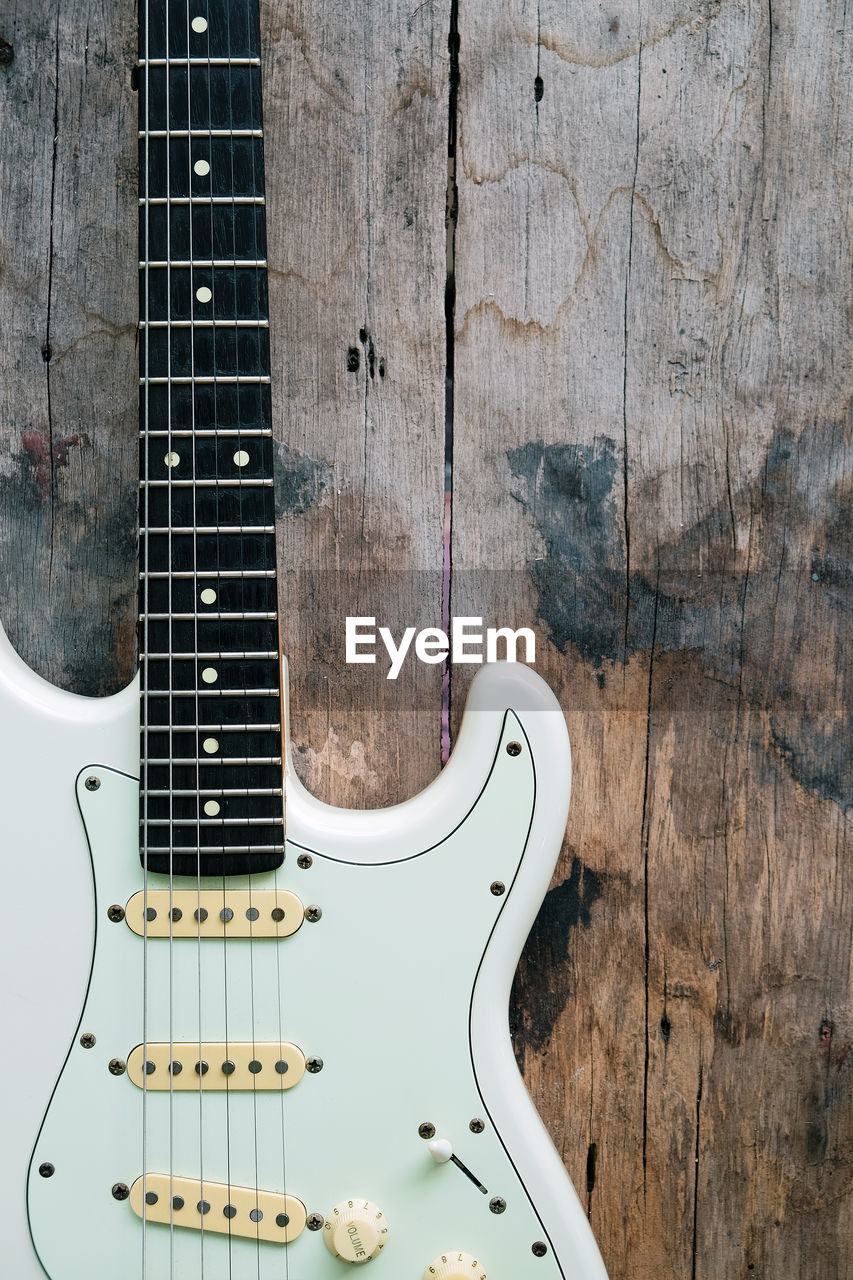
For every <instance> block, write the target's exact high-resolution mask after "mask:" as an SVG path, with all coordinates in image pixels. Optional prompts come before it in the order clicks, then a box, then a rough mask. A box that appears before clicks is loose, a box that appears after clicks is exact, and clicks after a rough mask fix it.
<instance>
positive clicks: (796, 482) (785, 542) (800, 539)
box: [507, 423, 853, 815]
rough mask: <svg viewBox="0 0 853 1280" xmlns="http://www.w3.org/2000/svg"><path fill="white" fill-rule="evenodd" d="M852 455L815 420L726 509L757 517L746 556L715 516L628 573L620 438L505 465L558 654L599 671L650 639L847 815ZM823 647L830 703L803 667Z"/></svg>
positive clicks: (834, 429)
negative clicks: (848, 471) (826, 641)
mask: <svg viewBox="0 0 853 1280" xmlns="http://www.w3.org/2000/svg"><path fill="white" fill-rule="evenodd" d="M849 454H850V442H849V439H848V438H847V433H846V432H845V431H844V429H843V427H842V426H841V425H840V424H827V423H813V424H810V425H808V426H807V427H806V428H804V429H803V430H802V432H801V434H800V435H799V437H797V438H795V437H794V436H793V435H792V434H791V433H790V432H789V431H787V430H782V431H780V432H779V433H778V434H777V436H776V437H775V438H774V439H773V441H772V442H771V444H770V447H769V449H768V451H767V454H766V457H765V463H764V466H763V468H762V470H761V472H760V474H759V476H758V478H756V479H755V480H754V481H752V482H751V483H750V484H749V485H747V486H744V487H743V489H742V490H741V491H740V492H738V493H737V494H735V495H733V498H732V501H733V502H734V504H735V505H736V506H737V507H738V508H739V509H746V510H748V511H751V512H752V513H753V518H752V526H753V534H752V540H751V544H750V547H749V549H748V552H746V553H744V552H743V551H742V550H739V551H738V552H736V551H735V550H734V549H733V548H732V545H731V531H730V523H729V521H728V519H727V510H726V509H725V508H724V507H722V506H721V507H717V508H715V509H713V510H711V511H710V512H709V513H708V514H707V515H706V516H705V517H704V518H703V519H702V520H701V521H700V522H697V524H695V525H694V526H693V527H691V528H687V529H685V530H684V531H683V533H682V534H681V535H680V536H679V537H677V538H675V539H674V540H672V541H671V542H668V543H666V544H662V545H661V546H660V547H659V548H658V549H657V551H656V561H657V563H656V564H655V565H654V566H645V567H644V568H642V569H641V568H638V569H637V570H634V571H632V572H631V573H630V575H627V574H626V565H625V550H624V539H623V535H622V527H623V511H622V506H621V501H620V496H621V495H618V489H619V487H620V485H621V465H620V461H619V449H618V446H617V443H616V441H615V440H613V439H610V438H609V437H598V438H597V439H596V441H595V444H594V447H593V448H591V449H590V448H586V447H584V446H581V445H545V444H543V443H542V442H541V441H531V442H528V443H527V444H524V445H522V446H521V447H520V448H517V449H512V450H510V451H509V452H508V454H507V458H508V461H509V465H510V469H511V471H512V474H513V476H514V478H515V481H516V485H515V488H514V492H513V496H514V497H515V499H516V500H517V501H518V502H519V503H521V504H522V505H523V506H524V508H525V509H526V510H527V512H528V513H529V515H530V518H531V520H532V522H533V524H534V526H535V527H536V529H537V531H538V532H539V535H540V536H541V538H542V540H543V543H544V545H545V551H546V556H545V558H544V559H539V560H535V561H533V562H532V563H531V564H529V566H528V572H529V573H530V576H531V579H532V581H533V583H534V585H535V588H536V592H537V617H538V618H539V620H540V621H541V622H542V623H543V624H544V625H545V626H546V627H547V629H548V633H549V635H550V637H551V639H552V641H553V643H554V644H555V645H556V646H557V648H558V649H559V650H560V652H561V653H564V654H568V653H570V652H571V651H572V650H576V651H578V652H579V653H580V655H581V657H582V658H583V659H584V660H585V661H586V662H589V663H591V664H592V665H593V666H594V667H595V668H596V670H599V671H600V670H602V669H604V666H605V664H606V663H612V662H626V661H627V660H628V659H629V658H630V657H631V655H632V654H634V653H636V652H639V651H643V652H648V651H650V650H651V648H652V642H653V639H654V648H655V653H656V655H661V654H667V653H668V654H678V653H680V654H682V655H684V656H685V659H686V660H687V661H688V662H689V664H690V680H689V681H688V682H686V683H687V684H689V685H690V686H691V687H692V690H693V692H692V694H691V695H690V696H691V699H695V698H696V696H697V695H696V690H697V686H698V683H699V681H700V680H701V681H704V680H711V681H713V682H714V686H715V691H714V693H713V700H715V701H717V702H719V700H720V698H721V697H722V699H723V701H725V700H726V695H725V688H726V686H728V688H729V690H730V692H731V700H734V701H735V702H736V701H737V700H739V699H744V700H745V701H747V702H748V703H749V704H750V705H751V706H752V707H753V708H754V709H755V710H758V711H761V712H764V713H765V714H766V717H767V726H768V740H767V742H766V744H765V746H766V749H767V751H768V753H769V755H768V758H769V760H770V761H771V763H774V762H775V763H777V764H778V763H781V764H783V765H784V766H785V767H786V768H787V769H788V770H789V771H790V772H791V774H792V775H793V776H794V777H795V778H796V780H797V781H798V782H799V783H800V785H801V786H803V787H804V788H806V789H807V790H808V791H810V792H812V793H813V794H815V795H816V796H818V797H819V798H821V799H824V800H830V801H832V802H834V803H835V804H837V805H838V806H839V807H840V808H841V809H842V810H843V811H845V812H846V811H848V810H849V809H851V808H853V756H851V753H850V751H849V720H848V711H847V708H848V707H849V705H850V702H851V695H853V689H851V683H853V668H852V667H851V662H850V652H849V648H846V647H845V646H844V643H843V638H844V635H845V634H846V632H847V629H848V623H849V600H850V595H851V558H853V516H851V508H853V501H852V500H851V499H853V494H851V485H850V481H849V480H848V479H846V478H845V463H846V462H847V461H849V460H850V459H849ZM819 483H820V485H821V487H820V488H818V484H819ZM614 490H616V491H614ZM626 589H627V593H628V609H627V625H626V610H625V594H626ZM827 636H831V637H836V641H835V652H834V655H833V656H834V664H833V673H832V674H833V678H834V683H835V692H834V693H829V692H827V690H826V688H825V687H823V686H822V685H821V676H820V674H819V673H820V668H819V667H816V666H815V663H814V662H813V661H812V660H811V659H810V650H811V649H812V648H814V649H815V650H817V649H818V648H819V646H820V644H821V643H822V639H821V638H822V637H827ZM825 674H826V673H825V672H824V675H825ZM664 693H665V691H664ZM709 696H710V695H709ZM668 704H669V706H670V707H673V706H674V703H673V701H672V699H671V698H670V699H668ZM692 812H693V813H694V815H695V808H694V809H693V810H692Z"/></svg>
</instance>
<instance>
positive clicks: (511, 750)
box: [506, 742, 521, 756]
mask: <svg viewBox="0 0 853 1280" xmlns="http://www.w3.org/2000/svg"><path fill="white" fill-rule="evenodd" d="M506 753H507V755H508V756H520V755H521V743H520V742H508V743H507V744H506Z"/></svg>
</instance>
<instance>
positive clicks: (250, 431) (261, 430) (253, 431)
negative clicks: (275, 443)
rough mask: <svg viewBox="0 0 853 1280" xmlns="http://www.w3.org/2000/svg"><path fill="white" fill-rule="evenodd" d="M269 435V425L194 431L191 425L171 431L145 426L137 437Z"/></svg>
mask: <svg viewBox="0 0 853 1280" xmlns="http://www.w3.org/2000/svg"><path fill="white" fill-rule="evenodd" d="M271 435H272V428H270V427H198V428H196V430H195V431H194V430H193V429H192V428H191V427H187V428H183V427H181V428H178V427H174V428H173V429H172V430H171V431H169V430H167V429H165V428H163V429H159V428H158V429H157V430H149V429H147V428H146V429H144V430H142V431H140V433H139V438H140V439H141V440H146V439H151V440H156V439H163V440H168V439H170V438H171V437H173V436H174V437H175V438H176V439H177V438H178V437H183V438H184V439H194V438H195V437H196V436H199V437H201V436H207V437H210V436H217V437H219V436H222V437H223V438H225V437H226V436H233V437H235V438H236V437H237V436H246V437H251V438H252V439H257V438H258V437H261V436H271Z"/></svg>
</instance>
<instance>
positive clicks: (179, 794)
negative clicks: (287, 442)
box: [139, 0, 284, 876]
mask: <svg viewBox="0 0 853 1280" xmlns="http://www.w3.org/2000/svg"><path fill="white" fill-rule="evenodd" d="M139 30H140V46H139V175H140V176H139V195H140V201H139V204H140V218H139V258H140V261H139V313H140V336H139V348H140V354H139V371H140V428H141V429H140V504H139V524H140V597H139V598H140V620H139V639H140V661H141V679H142V708H141V712H142V741H141V756H142V776H141V793H140V827H141V837H140V847H141V857H142V860H143V865H147V867H148V868H149V869H150V870H153V871H162V872H167V873H172V874H175V875H192V876H196V875H212V874H213V875H215V874H224V875H234V874H245V873H248V872H252V871H260V870H266V869H269V868H271V867H274V866H278V865H279V864H280V863H281V861H282V859H283V856H284V823H283V797H282V727H281V696H280V683H279V671H280V660H279V637H278V606H277V597H276V576H275V535H274V519H275V513H274V502H273V487H272V486H273V470H272V439H271V429H270V422H271V417H270V393H269V371H270V362H269V336H268V306H267V273H266V260H265V258H266V229H265V217H264V156H263V140H262V123H261V122H262V116H261V72H260V34H259V25H258V5H257V0H140V21H139Z"/></svg>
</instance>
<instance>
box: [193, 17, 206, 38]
mask: <svg viewBox="0 0 853 1280" xmlns="http://www.w3.org/2000/svg"><path fill="white" fill-rule="evenodd" d="M192 29H193V31H197V32H198V34H199V35H201V34H202V33H203V32H204V31H206V30H207V18H193V20H192Z"/></svg>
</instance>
